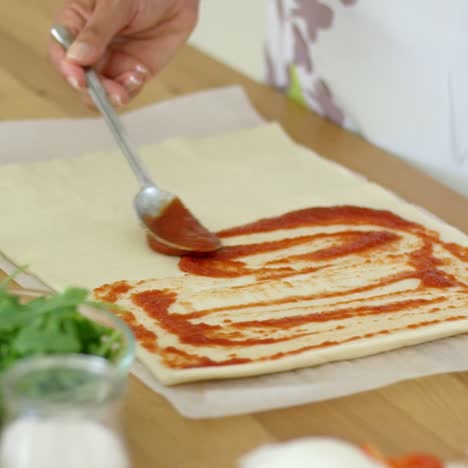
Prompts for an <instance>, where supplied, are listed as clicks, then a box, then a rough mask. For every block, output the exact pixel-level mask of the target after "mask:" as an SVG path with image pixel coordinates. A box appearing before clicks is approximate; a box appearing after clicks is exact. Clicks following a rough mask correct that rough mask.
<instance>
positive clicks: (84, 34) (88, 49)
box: [66, 0, 131, 66]
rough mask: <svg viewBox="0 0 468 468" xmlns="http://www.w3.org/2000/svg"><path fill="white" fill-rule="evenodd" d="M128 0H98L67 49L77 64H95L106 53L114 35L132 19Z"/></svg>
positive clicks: (68, 57) (70, 59) (71, 59)
mask: <svg viewBox="0 0 468 468" xmlns="http://www.w3.org/2000/svg"><path fill="white" fill-rule="evenodd" d="M130 3H131V2H128V1H125V0H124V1H115V0H114V1H112V0H110V1H109V0H98V1H97V2H96V6H95V9H94V11H93V13H92V14H91V16H90V17H89V19H88V21H87V23H86V24H85V26H84V27H83V29H82V30H81V31H80V33H79V34H78V36H77V37H76V39H75V41H74V42H73V44H72V45H71V46H70V48H69V49H68V51H67V55H66V57H67V59H68V60H69V61H71V62H73V63H76V64H77V65H81V66H88V65H94V64H95V63H96V62H98V61H99V59H101V58H102V56H103V55H104V53H105V51H106V49H107V47H108V45H109V44H110V42H111V41H112V39H113V38H114V36H115V35H116V34H117V33H118V32H119V31H120V30H121V29H122V28H123V27H124V26H125V25H126V24H127V22H128V21H130V18H131V16H130V10H129V9H128V5H129V4H130Z"/></svg>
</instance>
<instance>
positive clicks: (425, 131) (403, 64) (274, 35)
mask: <svg viewBox="0 0 468 468" xmlns="http://www.w3.org/2000/svg"><path fill="white" fill-rule="evenodd" d="M265 57H266V61H265V63H266V79H267V81H268V82H269V83H270V84H271V85H273V86H275V87H277V88H278V89H280V90H282V91H283V92H285V93H286V94H287V95H288V96H289V97H290V98H291V99H293V100H295V101H296V102H298V103H300V104H301V105H304V106H306V107H308V108H310V109H312V110H314V111H315V112H317V113H319V114H320V115H323V116H325V117H327V118H329V119H330V120H332V121H333V122H335V123H336V124H338V125H341V126H344V127H346V128H348V129H351V130H353V131H356V132H359V133H361V134H362V135H363V136H364V137H365V138H367V139H368V140H370V141H371V142H373V143H374V144H377V145H379V146H381V147H383V148H385V149H387V150H389V151H391V152H393V153H395V154H396V155H398V156H400V157H402V158H404V159H406V160H408V161H409V162H411V163H413V164H415V165H417V166H418V167H419V168H421V169H423V170H425V171H427V172H429V173H430V174H431V175H433V176H434V177H435V178H438V179H439V180H441V181H442V182H444V183H447V184H449V185H450V186H451V187H453V188H455V189H457V190H459V191H460V192H462V193H464V194H466V195H468V2H467V1H466V0H450V8H447V2H446V0H411V1H410V2H409V1H408V0H392V1H389V0H269V3H268V36H267V41H266V47H265Z"/></svg>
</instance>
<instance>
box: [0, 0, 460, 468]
mask: <svg viewBox="0 0 468 468" xmlns="http://www.w3.org/2000/svg"><path fill="white" fill-rule="evenodd" d="M60 4H61V0H40V1H38V0H15V1H13V2H6V1H4V2H2V5H1V7H0V12H1V18H2V21H1V23H0V56H1V57H2V60H1V63H0V120H10V119H26V118H44V117H70V116H77V117H78V116H86V115H89V111H87V110H85V109H82V108H81V107H79V106H77V99H76V96H75V95H74V93H73V91H71V90H70V89H69V88H68V87H67V86H66V85H65V84H64V83H63V82H62V81H61V79H60V78H59V77H58V76H57V75H56V74H55V72H54V71H53V70H52V69H51V67H50V66H49V64H48V63H47V60H46V53H45V43H46V41H47V29H48V27H49V25H50V22H51V17H52V15H53V12H54V11H55V10H56V9H57V7H58V5H60ZM231 84H240V85H242V86H243V87H244V89H245V90H246V91H247V93H248V95H249V97H250V99H251V101H252V103H253V104H254V106H255V107H256V108H257V109H258V111H259V112H260V113H261V114H262V115H263V116H264V117H265V118H267V119H271V120H278V121H279V122H281V124H282V125H283V126H284V128H285V129H286V130H287V132H288V133H289V134H290V135H291V136H292V137H293V138H294V139H295V140H297V141H298V142H300V143H302V144H304V145H306V146H309V147H312V148H314V149H315V150H316V151H318V152H319V153H321V154H323V155H326V156H328V157H330V158H332V159H333V160H335V161H337V162H339V163H341V164H343V165H345V166H347V167H349V168H351V169H352V170H355V171H357V172H360V173H361V174H364V175H366V176H367V177H368V178H370V179H371V180H373V181H375V182H378V183H379V184H381V185H383V186H385V187H387V188H389V189H391V190H393V191H395V192H396V193H398V194H400V195H402V196H403V197H405V198H406V199H407V200H409V201H411V202H414V203H417V204H419V205H421V206H423V207H425V208H428V209H430V210H431V211H432V212H433V213H435V214H436V215H438V216H440V217H441V218H443V219H445V220H446V221H448V222H449V223H451V224H453V225H455V226H457V227H459V228H460V229H462V230H464V231H465V232H468V216H467V213H468V200H466V199H465V198H463V197H462V196H460V195H457V194H455V193H454V192H452V191H450V190H449V189H447V188H444V187H442V186H441V185H440V184H438V183H436V182H434V181H433V180H432V179H430V178H429V177H427V176H425V175H422V174H421V173H419V172H418V171H416V170H415V169H412V168H410V167H409V166H407V165H406V164H404V163H402V162H401V161H399V160H397V159H396V158H395V157H392V156H390V155H388V154H387V153H385V152H383V151H381V150H379V149H377V148H375V147H374V146H372V145H370V144H368V143H366V142H364V141H363V140H362V139H361V138H359V137H358V136H355V135H352V134H350V133H348V132H346V131H343V130H342V129H340V128H338V127H336V126H335V125H333V124H331V123H330V122H328V121H326V120H324V119H321V118H320V117H318V116H317V115H314V114H313V113H311V112H308V111H307V110H305V109H302V108H301V107H299V106H297V105H295V104H293V103H291V102H289V101H288V100H287V99H286V98H284V97H283V96H282V95H280V94H279V93H277V92H275V91H274V90H272V89H270V88H268V87H265V86H262V85H260V84H258V83H255V82H253V81H252V80H250V79H248V78H246V77H245V76H243V75H241V74H240V73H238V72H236V71H234V70H232V69H230V68H228V67H226V66H224V65H222V64H220V63H219V62H216V61H215V60H213V59H211V58H209V57H208V56H206V55H204V54H202V53H201V52H199V51H197V50H195V49H193V48H191V47H186V48H185V49H183V50H182V51H181V53H180V54H179V55H178V57H177V58H176V60H174V62H173V63H172V64H171V65H170V66H169V67H168V68H167V69H166V70H165V71H164V72H163V73H162V75H161V76H160V77H159V78H158V79H157V80H155V81H154V82H152V83H151V84H150V85H149V86H148V88H147V89H146V91H145V92H144V94H143V95H141V96H140V97H139V98H138V99H137V100H136V102H135V103H134V104H133V105H132V106H131V108H135V107H138V106H142V105H146V104H149V103H152V102H154V101H158V100H162V99H168V98H171V97H173V96H177V95H180V94H185V93H190V92H193V91H197V90H201V89H208V88H213V87H217V86H223V85H231ZM0 158H1V157H0ZM0 248H1V246H0ZM126 418H127V421H128V424H127V427H128V433H129V440H130V446H131V451H132V454H133V456H134V460H135V467H137V468H189V467H190V468H228V467H234V466H236V463H235V461H236V460H237V459H238V457H239V456H240V455H241V454H243V453H245V452H246V451H249V450H251V449H253V448H254V447H256V446H258V445H260V444H263V443H266V442H271V441H285V440H288V439H292V438H296V437H302V436H313V435H328V436H337V437H344V438H346V439H348V440H350V441H353V442H357V443H362V442H371V443H373V444H376V445H377V446H379V447H381V449H382V450H384V451H385V452H386V453H388V454H390V455H394V454H395V455H396V454H400V453H404V452H407V451H414V450H421V451H429V452H433V453H436V454H438V455H440V456H442V457H445V458H447V459H453V458H460V457H462V456H463V452H464V449H465V448H466V447H468V424H467V423H466V421H468V374H466V373H465V374H456V375H455V374H454V375H440V376H434V377H430V378H424V379H418V380H413V381H410V382H405V383H401V384H398V385H392V386H390V387H386V388H383V389H381V390H377V391H372V392H367V393H362V394H359V395H354V396H351V397H347V398H341V399H337V400H333V401H328V402H325V403H316V404H309V405H304V406H300V407H296V408H291V409H284V410H276V411H269V412H264V413H259V414H255V415H248V416H239V417H229V418H223V419H216V420H204V421H192V420H188V419H185V418H183V417H182V416H179V415H178V414H177V413H176V411H174V410H173V409H172V407H171V406H170V405H169V404H168V403H167V402H166V401H165V400H164V398H162V397H160V396H158V395H156V394H155V393H153V392H152V391H150V390H149V389H147V388H146V387H145V386H144V385H143V384H141V383H140V382H139V381H137V380H136V379H134V378H132V379H131V382H130V392H129V397H128V403H127V406H126Z"/></svg>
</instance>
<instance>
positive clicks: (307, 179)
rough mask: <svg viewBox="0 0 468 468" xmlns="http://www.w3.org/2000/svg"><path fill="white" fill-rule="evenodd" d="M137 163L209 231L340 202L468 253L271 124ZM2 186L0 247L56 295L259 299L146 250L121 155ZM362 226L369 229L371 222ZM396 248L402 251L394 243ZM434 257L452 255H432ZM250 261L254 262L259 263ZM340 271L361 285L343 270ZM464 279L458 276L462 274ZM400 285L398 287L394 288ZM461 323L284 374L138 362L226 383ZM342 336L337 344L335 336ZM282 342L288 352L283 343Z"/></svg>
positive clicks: (40, 167)
mask: <svg viewBox="0 0 468 468" xmlns="http://www.w3.org/2000/svg"><path fill="white" fill-rule="evenodd" d="M143 155H144V160H145V162H146V164H147V165H148V167H149V169H150V170H151V172H152V173H153V175H154V178H155V180H157V181H158V183H159V184H160V185H161V186H162V187H163V188H166V189H168V190H171V191H173V192H175V193H177V194H178V195H180V196H181V198H182V199H183V200H184V202H185V203H186V204H187V205H188V206H189V208H191V209H192V210H193V212H194V213H195V214H196V216H197V217H198V218H199V219H200V220H201V221H202V222H203V223H204V224H205V225H206V226H207V227H209V228H211V229H213V230H220V229H226V228H229V227H231V226H236V225H242V224H245V223H249V222H252V221H255V220H258V219H259V218H264V217H273V216H278V215H281V214H283V213H287V212H291V211H293V210H298V209H306V208H308V207H328V206H336V205H344V204H346V205H351V206H361V207H369V208H377V209H386V210H390V211H392V212H393V213H395V214H397V215H399V216H402V217H403V218H405V219H408V220H411V221H414V222H417V223H420V224H421V225H422V226H424V227H425V228H428V229H431V230H434V231H437V232H438V233H439V234H440V238H441V240H442V241H444V242H456V243H458V244H459V245H461V246H464V247H467V246H468V240H467V237H466V236H465V235H464V234H463V233H461V232H459V231H457V230H456V229H454V228H452V227H450V226H448V225H446V224H444V223H442V222H440V221H438V220H436V219H434V218H433V217H431V216H429V215H427V214H425V213H423V212H422V211H421V210H420V209H418V208H416V207H414V206H412V205H409V204H407V203H405V202H403V201H401V200H400V199H398V198H397V197H396V196H394V195H393V194H391V193H389V192H388V191H386V190H384V189H383V188H381V187H379V186H377V185H375V184H372V183H370V182H367V181H365V180H364V179H362V178H361V177H359V176H357V175H355V174H353V173H351V172H350V171H348V170H346V169H344V168H342V167H340V166H337V165H336V164H334V163H332V162H330V161H327V160H325V159H322V158H320V157H318V156H317V155H314V154H313V153H311V152H310V151H308V150H306V149H304V148H302V147H300V146H298V145H295V144H294V143H292V142H291V141H290V140H289V139H288V138H287V137H286V136H285V135H284V134H283V133H282V131H281V130H280V129H279V127H278V126H276V125H267V126H264V127H259V128H257V129H253V130H245V131H242V132H236V133H234V134H230V135H224V136H222V137H215V138H205V139H200V140H187V141H184V140H172V141H169V142H167V143H165V144H162V145H158V146H153V147H147V148H145V149H144V150H143ZM0 189H1V191H2V198H1V199H0V212H1V213H2V229H1V230H0V246H1V248H2V249H3V251H4V253H5V255H6V256H7V257H9V258H10V259H12V260H14V261H15V263H17V264H27V265H29V266H30V269H31V271H32V272H34V273H36V274H37V276H38V277H39V278H41V279H42V280H43V281H45V282H46V283H47V284H49V285H50V286H52V287H54V288H62V287H64V286H67V285H79V286H86V287H89V288H96V287H98V286H100V285H103V284H110V283H113V282H116V281H120V280H127V281H129V282H130V284H133V282H138V281H140V280H151V279H152V278H156V280H155V282H154V284H153V283H149V284H142V285H140V286H141V287H142V288H144V289H148V287H151V288H156V289H161V288H163V289H170V290H175V291H177V294H180V293H181V291H183V294H184V295H186V296H184V297H187V301H186V302H185V303H186V304H187V303H191V302H192V301H198V302H197V307H199V308H201V309H206V308H207V307H209V306H208V305H207V304H213V303H215V305H214V306H213V305H212V307H216V303H218V304H221V305H223V304H225V303H226V302H225V301H228V300H230V301H231V302H234V303H235V304H238V303H242V302H247V303H250V302H252V297H251V296H252V295H254V294H259V293H258V291H253V290H249V291H248V293H246V294H247V295H246V296H245V297H242V298H239V297H232V294H231V293H228V291H230V290H231V289H232V287H235V285H236V284H237V282H240V284H239V286H242V287H244V286H245V284H244V283H243V282H244V281H246V280H247V279H248V278H247V279H246V278H245V277H243V278H228V279H227V280H226V279H225V278H224V279H220V278H210V277H208V278H206V277H199V276H197V277H193V278H190V281H187V280H186V278H185V275H184V273H183V272H181V271H180V270H179V268H178V266H177V259H175V258H169V257H164V256H160V255H157V254H155V253H153V252H151V251H149V250H148V248H147V247H146V245H145V242H144V235H143V233H142V231H141V230H140V228H139V226H138V224H137V221H136V218H135V216H134V214H133V212H132V205H131V199H132V197H133V196H134V194H135V193H136V190H137V185H136V183H135V182H134V180H133V176H132V174H131V172H130V170H129V169H128V167H127V166H126V163H125V161H124V159H123V157H122V156H121V155H120V154H119V153H118V152H114V153H105V154H104V153H101V154H89V155H84V156H82V157H79V158H73V159H66V160H55V161H49V162H41V163H33V164H28V165H14V164H12V165H6V166H2V167H1V168H0ZM337 228H339V226H338V227H337ZM367 228H369V229H370V230H374V229H375V226H373V225H371V226H367V227H365V229H367ZM301 229H302V228H301ZM307 229H309V227H307V228H306V231H307ZM300 232H301V230H300V229H299V230H296V229H294V236H298V235H302V234H300ZM276 235H277V233H273V234H272V233H260V234H258V233H257V234H255V236H252V235H248V236H247V239H244V238H243V236H237V237H230V238H226V242H227V243H243V242H244V241H249V242H252V239H257V241H259V242H261V241H262V240H267V238H268V237H269V236H270V237H271V238H272V239H274V238H275V236H276ZM307 235H308V234H307ZM263 236H264V237H263ZM404 240H405V241H406V240H407V238H406V237H405V238H404ZM395 245H396V244H395ZM398 246H399V247H401V248H403V245H401V244H400V243H398ZM398 252H399V251H398ZM288 255H289V251H288ZM440 255H442V256H448V255H449V254H448V253H446V252H445V253H444V252H440ZM444 258H445V257H444ZM256 261H260V257H257V258H256ZM249 262H250V260H249ZM398 265H400V264H398ZM400 266H401V265H400ZM460 268H461V267H460ZM359 271H360V273H361V274H363V275H367V274H370V271H371V270H369V269H368V268H367V267H365V266H362V265H361V269H360V270H359ZM345 272H346V273H348V274H349V275H350V278H351V279H354V280H356V281H358V278H357V277H356V275H355V274H353V273H352V272H351V271H348V270H346V271H345ZM381 273H382V272H381ZM462 273H463V274H464V273H466V266H465V270H463V271H461V273H460V274H462ZM458 274H459V273H457V275H458ZM300 279H301V278H300V276H298V277H297V278H294V280H290V279H288V281H292V283H291V284H292V285H293V286H292V287H293V288H295V290H297V291H299V292H300V291H304V290H306V289H307V290H309V288H310V287H311V285H310V283H307V282H306V283H304V282H303V283H301V281H300ZM335 279H336V278H335V277H333V278H332V280H330V278H328V279H324V277H323V276H321V275H318V276H316V282H315V283H313V284H312V286H313V287H312V290H316V289H315V288H333V287H335V286H336V285H339V284H340V283H336V285H335V282H334V281H335ZM271 284H272V283H270V284H269V285H270V286H271ZM223 285H224V286H223ZM265 286H266V284H265ZM255 287H258V285H256V286H255ZM340 287H341V286H340ZM399 287H402V286H401V284H400V285H399ZM223 288H224V289H226V292H225V293H223V295H222V298H223V302H222V303H221V302H219V301H220V296H219V294H218V293H219V292H221V291H223ZM301 288H302V289H301ZM254 289H255V288H254ZM214 290H216V291H217V294H216V295H213V294H212V291H214ZM272 294H273V297H274V294H276V293H274V292H272V291H271V290H270V289H268V288H266V287H265V288H264V290H262V291H261V293H260V295H261V297H268V298H270V297H271V296H272ZM179 297H180V296H179ZM249 298H250V299H249ZM122 299H124V296H122ZM450 300H452V299H450ZM454 300H455V299H454ZM178 304H179V303H178ZM179 305H180V304H179ZM179 305H178V306H177V307H179ZM182 305H183V304H182ZM457 307H458V306H457ZM174 310H175V309H174ZM181 311H182V309H180V310H179V312H181ZM271 313H272V312H271ZM262 317H263V312H262ZM140 319H141V320H143V318H142V316H140V315H139V316H138V317H137V320H140ZM228 320H229V319H228ZM320 326H321V327H322V326H323V325H320ZM366 326H367V325H366ZM464 327H465V322H464V321H463V320H459V321H453V322H445V323H443V324H442V325H440V326H433V327H425V328H419V329H411V330H408V331H406V332H405V334H404V337H403V335H400V336H399V337H396V335H379V336H374V337H370V338H369V339H367V340H366V341H365V342H363V343H361V342H358V341H355V342H350V343H344V344H343V345H342V346H340V351H339V353H337V352H336V351H334V352H333V353H334V354H333V355H331V354H330V353H331V350H332V347H328V348H323V349H319V350H317V352H316V353H315V354H314V356H316V357H315V358H314V360H313V361H311V360H310V357H304V356H306V355H305V354H296V355H290V356H286V357H285V358H284V360H281V366H279V364H278V363H279V362H280V360H271V361H268V362H261V363H257V362H244V363H243V364H242V365H236V366H235V365H232V366H223V367H217V366H211V367H209V368H208V370H206V369H203V368H192V369H184V370H180V369H176V370H175V371H171V370H169V371H168V372H166V371H167V369H165V368H162V369H159V370H156V367H158V364H157V363H156V362H155V359H154V355H153V354H152V353H149V352H148V351H147V350H146V349H145V348H143V347H140V350H139V355H140V358H141V359H142V360H143V361H145V362H146V363H147V365H148V363H149V362H150V363H151V364H149V366H151V368H152V370H153V371H155V373H156V374H157V375H158V377H159V378H160V379H161V380H163V381H165V382H167V383H176V382H180V381H187V380H197V379H200V378H216V377H219V378H224V377H226V376H228V374H229V375H230V376H235V375H247V374H249V375H252V374H258V373H262V372H272V371H277V370H283V369H290V368H296V367H300V366H302V365H310V364H317V363H319V362H326V361H330V360H333V359H343V358H351V357H356V356H361V355H365V354H370V353H375V352H379V351H383V350H386V349H393V348H395V347H398V346H403V345H407V344H411V343H417V342H422V341H428V340H431V339H435V338H438V337H441V336H447V335H451V334H456V333H461V332H464V331H465V329H464ZM343 333H344V332H343ZM340 338H343V337H342V336H341V335H339V336H338V339H340ZM167 340H168V343H167V344H168V345H170V343H171V342H174V343H175V342H176V340H175V339H174V338H173V337H172V338H171V337H168V338H167ZM171 340H172V341H171ZM281 346H282V347H283V348H284V346H285V345H284V344H283V345H281ZM275 348H277V344H276V345H275ZM335 349H336V348H335ZM220 353H221V354H220V356H221V358H222V359H221V360H225V357H226V356H224V355H223V353H224V351H222V350H221V351H220ZM232 354H236V355H240V356H241V358H240V359H243V357H242V353H240V354H239V353H238V352H236V353H232ZM213 357H215V358H216V356H211V353H210V359H213ZM232 359H239V358H237V357H233V358H232ZM232 369H235V370H234V371H233V370H232ZM168 374H170V375H168ZM181 374H183V376H182V375H181Z"/></svg>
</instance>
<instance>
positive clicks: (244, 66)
mask: <svg viewBox="0 0 468 468" xmlns="http://www.w3.org/2000/svg"><path fill="white" fill-rule="evenodd" d="M267 1H268V0H230V1H220V0H201V1H200V5H201V10H200V19H199V23H198V26H197V28H196V30H195V32H194V33H193V35H192V38H191V39H190V43H191V44H193V45H194V46H196V47H199V48H200V49H202V50H203V51H204V52H206V53H208V54H210V55H212V56H214V57H215V58H217V59H219V60H222V61H223V62H225V63H227V64H229V65H231V66H233V67H235V68H237V69H238V70H240V71H242V72H244V73H245V74H247V75H248V76H249V77H251V78H254V79H256V80H263V77H264V73H263V44H264V37H265V23H266V3H267Z"/></svg>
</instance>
